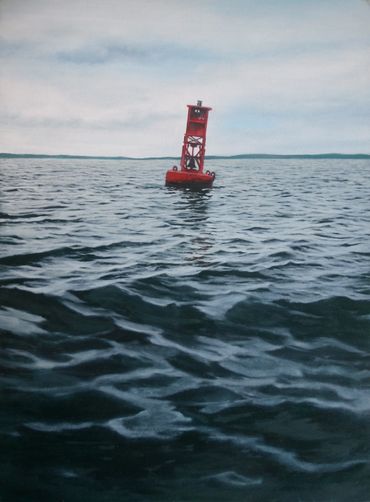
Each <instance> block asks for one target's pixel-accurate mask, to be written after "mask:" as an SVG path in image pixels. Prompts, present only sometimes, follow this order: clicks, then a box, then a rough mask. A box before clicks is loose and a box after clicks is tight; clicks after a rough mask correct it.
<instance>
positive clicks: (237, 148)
mask: <svg viewBox="0 0 370 502" xmlns="http://www.w3.org/2000/svg"><path fill="white" fill-rule="evenodd" d="M198 99H201V100H203V104H204V105H205V106H210V107H212V111H211V112H210V117H209V124H208V135H207V153H208V154H209V155H236V154H242V153H276V154H284V153H291V154H304V153H325V152H340V153H370V2H369V1H366V0H186V1H184V0H0V124H1V125H0V152H12V153H34V154H37V153H46V154H71V155H73V154H75V155H103V156H120V155H122V156H133V157H145V156H166V155H169V156H172V155H175V156H177V155H180V153H181V144H182V140H183V134H184V131H185V124H186V113H187V108H186V105H187V104H194V103H196V101H197V100H198Z"/></svg>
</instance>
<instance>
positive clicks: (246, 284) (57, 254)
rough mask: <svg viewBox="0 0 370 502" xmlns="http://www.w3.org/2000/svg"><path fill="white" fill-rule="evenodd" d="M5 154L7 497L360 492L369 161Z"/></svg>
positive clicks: (1, 318)
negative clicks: (196, 169)
mask: <svg viewBox="0 0 370 502" xmlns="http://www.w3.org/2000/svg"><path fill="white" fill-rule="evenodd" d="M2 162H3V164H4V165H3V171H2V172H3V178H4V179H5V187H6V186H8V187H9V190H4V192H3V194H2V202H1V205H2V208H1V218H2V220H1V221H2V227H1V242H2V247H1V255H0V266H1V275H0V304H1V309H0V326H1V338H0V345H1V355H0V371H1V373H0V375H1V390H2V392H1V401H2V406H1V410H0V417H1V444H2V447H1V451H2V455H1V459H2V460H1V463H2V465H1V469H0V472H1V474H0V480H1V486H2V496H3V497H4V500H30V501H33V500H34V501H36V500H37V501H44V500H45V501H49V500H68V501H74V500H76V501H77V500H99V501H103V500H109V501H112V500H113V501H114V500H117V501H118V500H179V501H183V500H189V501H190V500H235V501H236V500H256V501H257V500H277V501H285V500H307V501H311V500H319V501H321V500H322V501H326V500H338V501H341V500H343V501H344V500H348V498H349V497H351V499H352V500H354V501H364V500H366V497H367V496H368V492H369V490H370V483H369V479H370V467H369V465H370V463H369V440H370V425H369V413H370V400H369V387H370V356H369V345H370V343H369V334H370V298H369V280H370V275H369V263H370V262H369V254H368V248H369V244H370V235H369V230H368V229H369V221H368V214H369V209H370V208H369V200H370V186H369V184H366V183H365V182H363V181H362V182H361V183H359V182H358V181H359V180H364V178H366V176H368V174H369V164H368V162H367V161H356V162H354V161H345V162H344V161H340V162H338V161H335V162H334V161H312V160H305V161H303V160H302V161H299V162H297V161H273V162H271V161H265V160H259V161H253V162H252V161H246V162H245V163H244V164H243V166H241V165H240V166H239V167H238V166H235V165H233V163H232V161H227V163H225V165H222V164H221V163H220V161H218V163H220V165H218V166H215V169H216V168H217V169H216V170H217V172H218V174H219V175H218V178H217V183H216V187H215V188H214V189H213V190H212V191H205V192H200V193H192V192H188V191H178V190H173V189H165V188H163V186H162V181H163V180H162V177H163V166H162V165H159V164H156V163H155V161H150V162H149V161H147V162H141V163H140V162H139V161H137V162H132V161H122V162H119V163H117V162H107V161H101V162H97V161H91V160H89V161H83V163H79V164H78V169H77V168H76V166H75V165H74V164H73V161H71V160H68V161H55V160H52V161H50V160H43V161H35V160H28V159H24V160H11V161H9V160H6V161H2ZM36 162H37V163H36ZM238 162H240V161H238ZM130 163H131V164H134V166H132V165H131V164H130ZM226 164H228V165H226ZM133 167H135V170H134V171H132V170H129V169H128V168H133ZM149 171H150V172H151V173H152V176H153V183H151V184H148V183H147V182H146V180H147V177H148V174H149ZM133 173H135V176H134V175H133ZM241 178H242V179H243V183H241V182H240V179H241ZM328 178H330V180H331V181H330V182H328V181H327V180H328ZM18 179H21V180H22V183H21V184H20V185H21V186H20V188H19V189H18V190H16V191H15V190H13V189H11V187H14V185H15V184H16V183H17V180H18ZM36 179H37V189H36V188H35V187H34V185H33V182H34V180H36ZM10 189H11V190H10ZM353 201H355V203H353ZM20 479H21V480H22V483H20V482H19V480H20Z"/></svg>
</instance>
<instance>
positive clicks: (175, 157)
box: [0, 152, 370, 160]
mask: <svg viewBox="0 0 370 502" xmlns="http://www.w3.org/2000/svg"><path fill="white" fill-rule="evenodd" d="M17 157H18V158H57V159H58V158H59V159H82V160H83V159H96V160H156V159H158V160H166V159H167V160H179V159H181V156H179V155H163V156H146V157H131V156H124V155H113V156H111V155H75V154H47V153H9V152H0V158H17ZM247 158H249V159H253V158H255V159H259V158H260V159H263V158H270V159H272V158H275V159H279V158H280V159H289V158H291V159H294V158H324V159H325V158H342V159H343V158H347V159H351V158H353V159H356V158H357V159H358V158H362V159H367V158H370V154H369V153H337V152H325V153H302V154H298V153H283V154H277V153H241V154H236V155H206V156H205V159H211V160H212V159H213V160H216V159H236V160H237V159H247Z"/></svg>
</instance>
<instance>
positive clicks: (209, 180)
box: [166, 169, 215, 188]
mask: <svg viewBox="0 0 370 502" xmlns="http://www.w3.org/2000/svg"><path fill="white" fill-rule="evenodd" d="M214 179H215V175H214V173H200V172H199V171H192V170H186V171H185V170H184V171H174V170H173V169H170V170H169V171H167V173H166V186H178V187H189V188H210V187H212V184H213V180H214Z"/></svg>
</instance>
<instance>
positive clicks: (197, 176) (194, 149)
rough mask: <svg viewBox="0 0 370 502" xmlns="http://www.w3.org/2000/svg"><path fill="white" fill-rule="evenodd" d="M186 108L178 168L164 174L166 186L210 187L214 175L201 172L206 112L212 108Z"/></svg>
mask: <svg viewBox="0 0 370 502" xmlns="http://www.w3.org/2000/svg"><path fill="white" fill-rule="evenodd" d="M187 106H188V120H187V123H186V131H185V135H184V143H183V146H182V153H181V161H180V168H178V167H177V166H173V168H172V169H170V170H169V171H167V173H166V185H167V186H186V187H190V188H207V187H211V186H212V183H213V180H214V179H215V173H213V172H212V173H211V172H210V171H206V172H203V167H204V155H205V152H206V132H207V123H208V112H209V111H210V110H212V108H208V107H207V106H202V102H201V101H198V102H197V104H196V105H187Z"/></svg>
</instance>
